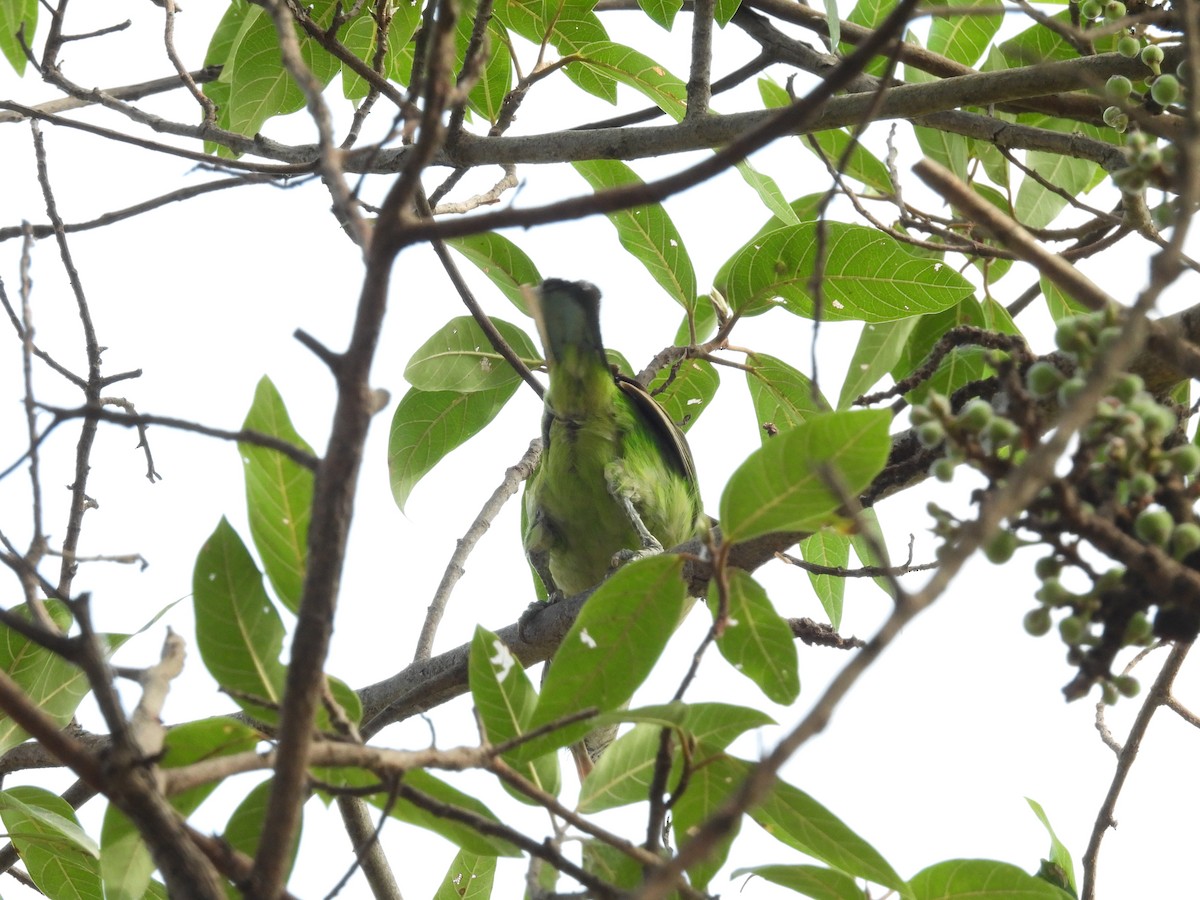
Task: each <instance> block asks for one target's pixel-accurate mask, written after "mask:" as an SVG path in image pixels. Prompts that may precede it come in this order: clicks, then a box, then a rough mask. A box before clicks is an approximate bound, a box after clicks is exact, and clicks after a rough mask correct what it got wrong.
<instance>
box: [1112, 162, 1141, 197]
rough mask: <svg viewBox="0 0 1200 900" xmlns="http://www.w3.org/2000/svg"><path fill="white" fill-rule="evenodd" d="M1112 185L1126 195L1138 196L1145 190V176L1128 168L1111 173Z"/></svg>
mask: <svg viewBox="0 0 1200 900" xmlns="http://www.w3.org/2000/svg"><path fill="white" fill-rule="evenodd" d="M1112 180H1113V184H1115V185H1116V186H1117V187H1118V188H1120V189H1121V190H1122V191H1124V192H1125V193H1127V194H1140V193H1141V192H1142V191H1144V190H1145V189H1146V175H1145V173H1144V172H1140V171H1138V170H1137V169H1135V168H1133V167H1132V166H1130V167H1129V168H1126V169H1118V170H1117V171H1115V172H1113V173H1112Z"/></svg>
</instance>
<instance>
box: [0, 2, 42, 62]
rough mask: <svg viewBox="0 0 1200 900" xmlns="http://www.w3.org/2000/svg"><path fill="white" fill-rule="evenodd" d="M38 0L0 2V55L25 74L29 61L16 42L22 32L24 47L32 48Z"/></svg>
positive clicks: (23, 50) (18, 42) (35, 30)
mask: <svg viewBox="0 0 1200 900" xmlns="http://www.w3.org/2000/svg"><path fill="white" fill-rule="evenodd" d="M37 20H38V0H3V2H0V53H3V54H4V58H5V59H7V60H8V62H9V64H10V65H11V66H12V67H13V68H14V69H16V70H17V74H18V75H24V74H25V63H27V62H28V61H29V59H28V57H27V56H26V55H25V49H24V48H23V47H22V46H21V42H20V41H19V40H17V32H22V36H23V38H24V40H25V46H26V47H32V46H33V39H34V36H35V35H36V33H37Z"/></svg>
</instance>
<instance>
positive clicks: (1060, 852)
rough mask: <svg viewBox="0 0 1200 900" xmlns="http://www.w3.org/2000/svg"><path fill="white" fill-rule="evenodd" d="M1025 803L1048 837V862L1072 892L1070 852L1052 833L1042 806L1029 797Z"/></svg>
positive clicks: (1072, 864) (1073, 883) (1073, 871)
mask: <svg viewBox="0 0 1200 900" xmlns="http://www.w3.org/2000/svg"><path fill="white" fill-rule="evenodd" d="M1025 802H1026V803H1028V804H1029V808H1030V809H1032V810H1033V814H1034V815H1035V816H1037V817H1038V821H1040V822H1041V823H1042V825H1044V826H1045V828H1046V833H1047V834H1049V835H1050V862H1051V863H1053V864H1054V865H1055V866H1057V867H1058V870H1059V871H1061V872H1062V873H1063V876H1064V877H1065V878H1066V882H1067V884H1068V885H1069V886H1070V889H1071V891H1072V892H1074V891H1075V890H1076V883H1075V861H1074V860H1072V859H1071V851H1070V850H1068V849H1067V846H1066V844H1064V843H1063V842H1062V841H1060V840H1059V839H1058V835H1057V834H1055V833H1054V828H1053V827H1052V826H1051V825H1050V817H1049V816H1047V815H1046V811H1045V810H1044V809H1042V804H1040V803H1038V802H1037V801H1036V800H1032V799H1030V798H1029V797H1026V798H1025Z"/></svg>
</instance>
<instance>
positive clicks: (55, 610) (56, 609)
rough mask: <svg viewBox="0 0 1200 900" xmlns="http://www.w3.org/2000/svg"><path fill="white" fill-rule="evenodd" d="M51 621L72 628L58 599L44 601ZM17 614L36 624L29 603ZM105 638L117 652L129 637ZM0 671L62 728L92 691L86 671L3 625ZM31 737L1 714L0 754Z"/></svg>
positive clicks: (0, 637) (68, 616) (0, 642)
mask: <svg viewBox="0 0 1200 900" xmlns="http://www.w3.org/2000/svg"><path fill="white" fill-rule="evenodd" d="M44 604H45V607H46V611H47V613H49V615H50V619H51V620H52V621H53V622H54V623H55V624H56V625H58V627H59V628H60V629H61V630H62V631H64V632H65V631H67V630H68V629H69V628H70V627H71V621H72V620H71V614H70V613H69V612H68V611H67V608H66V607H65V606H64V605H63V604H62V603H60V602H59V601H57V600H46V601H44ZM12 611H13V613H15V614H16V615H18V616H20V617H21V618H23V619H26V620H29V621H32V620H33V619H32V616H31V614H30V610H29V607H28V605H27V604H24V603H22V604H20V605H18V606H15V607H14V608H13V610H12ZM101 639H102V640H103V641H104V642H105V644H106V645H107V647H108V649H109V652H112V651H113V650H116V648H117V647H119V646H120V645H121V644H123V643H124V642H125V641H126V640H127V639H128V636H127V635H103V636H101ZM0 671H3V672H5V673H6V674H7V675H8V676H9V677H10V678H11V679H12V680H13V681H14V682H16V684H17V686H18V687H19V688H21V690H23V691H24V692H25V694H26V695H27V696H28V697H29V699H30V700H31V701H32V702H33V703H35V704H37V706H38V707H39V708H40V709H41V711H42V712H44V713H45V714H46V715H48V716H50V717H51V718H52V719H53V720H54V721H55V722H56V723H57V724H58V725H59V726H64V725H66V724H67V723H68V722H70V721H71V718H72V717H73V716H74V715H75V710H76V709H77V708H78V707H79V704H80V702H81V701H82V700H83V698H84V697H86V696H87V695H88V693H89V692H90V691H91V687H90V686H89V684H88V680H87V676H85V675H84V673H83V670H82V669H80V668H78V667H77V666H75V665H74V664H73V663H70V662H68V661H67V660H65V659H63V658H62V657H61V656H60V655H59V654H57V653H54V652H53V651H51V650H47V649H46V648H45V647H42V646H41V645H39V644H36V643H34V642H33V641H30V640H29V639H28V638H26V637H24V636H23V635H21V634H19V633H17V632H16V631H13V630H12V629H10V628H7V627H5V626H2V625H0ZM28 737H29V735H28V734H27V733H26V732H25V730H24V729H22V728H20V727H19V726H18V725H17V724H16V723H15V722H14V721H13V720H12V719H10V718H9V717H8V716H6V715H3V714H0V752H3V751H4V750H8V749H9V748H11V747H15V746H17V745H18V744H20V743H23V742H24V741H25V740H27V739H28Z"/></svg>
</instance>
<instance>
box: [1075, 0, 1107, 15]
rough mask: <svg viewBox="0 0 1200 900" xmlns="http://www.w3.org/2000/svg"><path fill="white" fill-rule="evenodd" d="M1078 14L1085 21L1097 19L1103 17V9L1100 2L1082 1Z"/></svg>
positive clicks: (1097, 0)
mask: <svg viewBox="0 0 1200 900" xmlns="http://www.w3.org/2000/svg"><path fill="white" fill-rule="evenodd" d="M1079 14H1080V15H1081V16H1083V17H1084V18H1085V19H1098V18H1100V17H1101V16H1102V15H1104V7H1103V6H1102V5H1101V4H1100V0H1083V3H1081V4H1080V6H1079Z"/></svg>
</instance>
